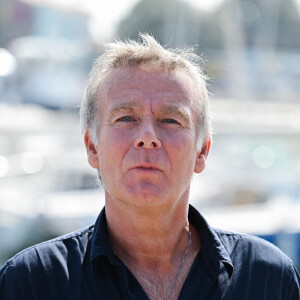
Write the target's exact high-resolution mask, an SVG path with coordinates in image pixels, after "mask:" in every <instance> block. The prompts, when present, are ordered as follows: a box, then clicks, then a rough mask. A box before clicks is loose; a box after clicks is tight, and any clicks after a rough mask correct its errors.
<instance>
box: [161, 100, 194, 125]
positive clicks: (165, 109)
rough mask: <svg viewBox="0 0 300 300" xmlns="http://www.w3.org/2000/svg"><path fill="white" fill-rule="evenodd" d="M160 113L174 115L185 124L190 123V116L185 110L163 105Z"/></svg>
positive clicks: (175, 106)
mask: <svg viewBox="0 0 300 300" xmlns="http://www.w3.org/2000/svg"><path fill="white" fill-rule="evenodd" d="M160 113H163V114H171V115H176V116H178V117H180V118H182V119H184V121H186V122H190V119H191V117H190V114H189V113H188V111H187V110H186V109H184V108H183V107H180V106H177V105H170V104H169V105H163V106H162V107H161V109H160Z"/></svg>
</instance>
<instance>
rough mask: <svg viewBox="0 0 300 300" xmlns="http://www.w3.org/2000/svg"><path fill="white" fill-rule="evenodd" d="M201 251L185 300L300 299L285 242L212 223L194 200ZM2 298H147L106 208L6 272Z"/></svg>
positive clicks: (1, 275)
mask: <svg viewBox="0 0 300 300" xmlns="http://www.w3.org/2000/svg"><path fill="white" fill-rule="evenodd" d="M189 220H190V222H191V223H192V224H193V225H194V227H195V228H196V229H197V230H198V231H199V234H200V237H201V241H202V249H201V250H200V251H199V253H198V255H197V256H196V259H195V261H194V263H193V265H192V267H191V270H190V272H189V274H188V276H187V279H186V281H185V283H184V285H183V288H182V290H181V293H180V296H179V299H209V300H215V299H224V300H228V299H233V300H276V299H289V300H298V299H300V289H299V274H298V273H297V271H296V270H295V268H294V266H293V264H292V262H291V260H290V259H289V258H288V257H287V256H286V255H285V254H283V253H282V252H281V251H280V250H279V249H278V248H276V247H275V246H273V245H271V244H270V243H268V242H266V241H263V240H261V239H259V238H257V237H254V236H250V235H245V234H236V233H232V232H225V231H222V230H217V229H213V228H211V227H210V226H209V225H208V224H207V223H206V221H205V220H204V219H203V217H202V216H201V215H200V214H199V213H198V211H197V210H196V209H195V208H193V207H192V206H190V209H189ZM0 299H1V300H12V299H13V300H16V299H20V300H27V299H28V300H35V299H38V300H48V299H49V300H50V299H51V300H59V299H63V300H67V299H70V300H76V299H98V300H99V299H108V300H113V299H148V297H147V295H146V294H145V292H144V290H143V289H142V287H141V285H140V284H139V282H138V281H137V280H136V278H135V277H134V276H133V274H132V273H131V272H130V271H129V270H128V269H127V267H126V266H125V265H124V264H123V263H122V261H120V259H119V258H118V257H116V256H115V255H114V253H113V250H112V247H111V244H110V241H109V237H108V233H107V225H106V217H105V209H103V210H102V211H101V213H100V215H99V217H98V219H97V221H96V224H95V225H94V226H91V227H88V228H85V229H82V230H79V231H76V232H74V233H71V234H68V235H65V236H62V237H59V238H56V239H54V240H51V241H48V242H44V243H42V244H39V245H35V246H33V247H30V248H28V249H26V250H23V251H22V252H20V253H19V254H17V255H15V256H14V257H13V258H12V259H10V260H9V261H8V262H7V263H6V264H5V265H4V267H3V268H2V270H1V271H0Z"/></svg>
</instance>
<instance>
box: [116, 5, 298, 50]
mask: <svg viewBox="0 0 300 300" xmlns="http://www.w3.org/2000/svg"><path fill="white" fill-rule="evenodd" d="M139 32H150V33H152V34H153V35H154V36H155V37H156V38H157V39H158V40H159V41H160V42H161V43H162V44H167V45H170V46H171V47H173V46H178V45H180V44H189V45H195V44H198V45H199V46H200V48H201V51H203V52H204V54H205V56H209V55H210V51H212V50H221V49H224V44H226V43H227V44H228V43H232V42H233V44H232V46H231V48H234V47H237V48H239V49H240V48H241V47H240V46H241V45H243V47H245V48H273V49H274V50H275V49H299V48H300V14H299V6H298V4H297V3H296V0H225V1H224V3H223V4H222V5H221V6H220V7H219V8H218V9H217V10H216V11H214V12H211V13H207V12H204V11H201V10H195V9H193V8H192V7H191V6H190V5H189V4H188V3H187V2H183V1H180V0H141V1H140V2H138V3H137V5H136V6H135V7H134V8H133V10H132V11H131V12H130V13H129V14H128V15H127V16H126V17H125V19H124V20H122V21H121V22H120V24H119V26H118V28H117V37H118V38H122V39H124V38H125V39H126V38H133V39H137V38H138V33H139ZM229 35H232V37H229ZM228 38H229V41H228ZM235 44H236V45H235Z"/></svg>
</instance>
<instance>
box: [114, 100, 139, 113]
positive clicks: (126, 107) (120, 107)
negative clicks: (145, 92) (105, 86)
mask: <svg viewBox="0 0 300 300" xmlns="http://www.w3.org/2000/svg"><path fill="white" fill-rule="evenodd" d="M136 107H137V105H136V103H134V102H123V103H119V104H116V105H114V106H113V107H112V108H111V110H110V112H109V114H110V115H114V114H117V113H119V112H121V111H129V112H131V111H134V110H135V109H136Z"/></svg>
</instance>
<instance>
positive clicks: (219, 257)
mask: <svg viewBox="0 0 300 300" xmlns="http://www.w3.org/2000/svg"><path fill="white" fill-rule="evenodd" d="M188 218H189V221H190V222H191V223H192V224H193V226H194V227H195V228H196V229H197V231H198V232H199V233H200V239H201V245H202V248H201V252H202V256H203V257H205V261H206V262H207V267H208V272H214V271H220V268H222V267H224V268H225V270H226V271H227V273H228V277H229V278H230V277H231V275H232V273H233V268H234V267H233V263H232V261H231V258H230V255H229V253H228V251H227V250H226V248H225V246H224V245H223V243H222V242H221V240H220V238H219V236H218V235H217V233H216V232H215V230H214V229H213V228H212V227H210V226H209V225H208V223H207V222H206V220H205V219H204V217H203V216H202V215H201V214H200V213H199V212H198V210H196V209H195V208H194V207H193V206H192V205H190V206H189V216H188Z"/></svg>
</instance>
